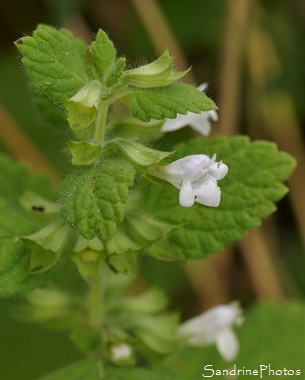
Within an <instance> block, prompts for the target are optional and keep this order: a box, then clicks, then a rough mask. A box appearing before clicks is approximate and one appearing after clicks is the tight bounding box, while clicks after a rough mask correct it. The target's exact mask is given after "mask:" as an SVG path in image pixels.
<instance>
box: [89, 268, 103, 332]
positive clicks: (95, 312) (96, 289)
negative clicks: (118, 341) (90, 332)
mask: <svg viewBox="0 0 305 380" xmlns="http://www.w3.org/2000/svg"><path fill="white" fill-rule="evenodd" d="M103 295H104V289H103V282H102V277H101V275H100V276H99V277H98V278H97V279H96V280H95V281H94V282H92V283H91V284H90V289H89V324H90V326H91V327H92V328H93V329H94V330H98V329H100V327H101V323H102V320H103V306H104V305H103V298H104V297H103Z"/></svg>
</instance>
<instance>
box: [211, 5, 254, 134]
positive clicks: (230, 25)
mask: <svg viewBox="0 0 305 380" xmlns="http://www.w3.org/2000/svg"><path fill="white" fill-rule="evenodd" d="M227 6H228V8H227V21H226V30H225V37H226V38H225V44H224V51H223V58H222V67H221V72H220V82H219V101H218V104H219V120H220V130H221V133H222V134H224V135H227V136H231V135H234V134H236V133H237V132H238V130H239V127H238V124H239V115H240V110H239V103H240V101H239V98H240V95H239V94H240V82H241V75H240V74H241V71H242V58H243V51H244V45H245V42H246V35H247V21H248V18H249V8H250V2H249V1H245V0H228V1H227Z"/></svg>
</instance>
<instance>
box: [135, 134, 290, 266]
mask: <svg viewBox="0 0 305 380" xmlns="http://www.w3.org/2000/svg"><path fill="white" fill-rule="evenodd" d="M214 153H216V154H217V161H220V160H222V161H223V162H224V163H225V164H227V165H228V167H229V173H228V174H227V176H226V177H225V178H224V179H222V180H221V181H219V183H218V185H219V186H220V188H221V193H222V195H221V201H220V205H219V207H217V208H211V207H206V206H202V205H200V204H198V203H195V205H194V206H192V207H190V208H183V207H181V206H180V205H179V203H178V191H177V190H175V189H174V188H173V187H171V186H170V185H168V186H167V187H161V186H154V187H150V188H145V189H143V192H142V195H143V198H142V207H143V209H144V212H148V213H151V215H152V216H153V217H156V218H157V219H158V220H161V221H163V222H166V223H176V224H179V223H180V224H183V226H182V227H181V228H180V229H176V230H173V231H172V233H171V234H170V235H169V236H168V237H167V238H166V239H163V240H162V241H160V242H156V243H155V244H153V245H152V246H151V247H150V248H148V249H147V252H148V253H149V254H151V255H153V256H155V257H159V258H164V259H177V258H179V259H181V260H185V259H188V258H203V257H205V256H206V255H207V254H208V253H212V252H221V251H223V250H224V249H225V246H226V244H228V243H231V242H233V241H237V240H240V239H241V238H242V237H243V236H244V234H245V231H246V229H248V228H254V227H257V226H259V225H260V224H261V219H262V218H265V217H266V216H268V215H270V214H271V213H272V212H274V211H275V209H276V207H275V204H274V203H275V202H277V201H278V200H279V199H281V198H282V197H283V196H284V195H285V194H286V193H287V188H286V187H285V185H284V184H283V183H282V181H284V180H285V179H287V178H288V177H289V176H290V174H291V173H292V171H293V169H294V167H295V160H294V159H293V158H292V157H291V156H289V155H288V154H286V153H283V152H278V150H277V148H276V145H275V144H274V143H270V142H267V141H256V142H254V143H251V142H250V141H249V139H248V138H247V137H244V136H236V137H233V138H231V139H227V138H225V137H218V138H215V139H210V140H205V139H195V140H193V141H191V142H190V143H188V144H185V145H180V146H178V147H177V158H180V157H184V156H187V155H189V154H207V155H209V156H212V155H213V154H214Z"/></svg>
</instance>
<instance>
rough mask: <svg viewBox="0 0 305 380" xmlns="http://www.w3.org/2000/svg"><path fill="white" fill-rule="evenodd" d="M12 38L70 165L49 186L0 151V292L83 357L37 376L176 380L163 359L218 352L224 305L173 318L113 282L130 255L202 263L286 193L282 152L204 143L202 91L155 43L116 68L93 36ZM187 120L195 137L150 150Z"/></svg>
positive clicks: (236, 318)
mask: <svg viewBox="0 0 305 380" xmlns="http://www.w3.org/2000/svg"><path fill="white" fill-rule="evenodd" d="M15 45H16V47H17V49H18V50H19V52H20V53H21V54H22V56H23V57H22V63H23V65H24V67H25V69H26V71H27V74H28V75H29V77H30V80H31V85H32V87H33V91H34V94H36V95H35V96H37V97H39V99H40V105H41V106H42V107H44V110H47V111H48V112H49V113H54V114H56V115H57V117H58V120H61V123H62V124H63V125H66V128H67V136H70V137H69V138H68V140H67V141H66V147H67V150H68V151H69V158H70V160H71V173H70V174H69V175H68V176H67V177H66V178H65V179H64V180H63V182H62V184H61V185H60V186H59V187H58V188H57V189H55V190H54V189H53V188H52V187H51V186H50V184H49V182H48V180H47V179H46V178H45V177H42V176H33V175H31V174H30V173H29V171H28V170H27V169H26V168H25V167H23V166H22V165H20V164H18V163H15V162H13V161H11V160H10V159H9V158H8V157H6V156H4V155H1V157H0V167H1V170H0V179H1V184H3V185H2V186H1V188H0V209H1V214H2V217H1V220H0V295H1V296H2V297H6V298H7V297H16V296H26V297H27V305H28V306H27V308H26V313H27V317H28V318H30V319H31V320H35V321H37V322H40V323H48V324H50V323H52V322H58V323H60V324H61V326H64V327H65V328H67V329H68V330H70V332H71V337H72V339H73V341H74V343H75V344H76V345H77V346H78V348H79V349H80V350H81V351H82V352H83V353H84V360H83V361H81V362H77V363H75V364H73V365H72V366H71V365H70V366H68V367H66V368H63V369H61V370H59V371H57V372H56V373H54V374H50V375H47V376H46V377H44V378H43V379H46V380H47V379H48V380H52V379H56V380H64V379H74V378H75V379H76V378H84V379H88V380H90V379H123V378H124V379H133V380H134V379H177V378H179V376H178V375H177V374H175V375H172V374H171V372H170V370H169V369H168V368H166V366H164V365H163V364H164V362H165V359H166V358H167V357H169V356H170V355H172V354H173V353H175V352H177V351H178V350H179V349H181V347H183V346H186V345H188V344H191V345H192V344H196V345H207V344H214V343H215V342H216V344H217V346H218V349H219V352H220V353H221V354H222V356H223V357H224V359H226V360H232V359H233V358H234V357H235V356H236V354H237V351H238V342H237V340H236V337H235V335H234V334H233V332H232V331H231V327H232V326H233V325H234V323H240V322H241V317H240V314H241V311H240V309H239V308H238V307H237V306H236V304H234V305H233V306H230V305H228V306H219V307H218V308H216V309H215V310H213V311H210V312H208V314H205V315H203V316H201V317H197V319H194V320H191V321H189V322H185V323H184V324H183V325H181V326H180V327H179V318H178V315H177V314H176V313H166V304H167V300H166V298H165V296H164V294H163V293H162V291H161V290H160V289H155V288H151V289H148V290H147V291H145V292H144V293H143V294H140V295H137V296H128V295H126V287H127V286H128V285H129V284H130V282H131V281H132V279H133V278H134V277H135V276H137V275H138V265H137V262H138V258H139V256H142V255H149V256H151V257H153V258H154V259H156V260H167V261H169V260H173V261H177V260H180V261H186V260H189V259H203V258H204V257H206V255H207V254H209V253H216V252H221V251H223V250H224V249H225V246H226V245H227V244H229V243H231V242H233V241H237V240H239V239H241V238H242V237H243V236H244V234H245V231H246V230H247V229H249V228H253V227H257V226H259V225H260V223H261V220H262V218H264V217H266V216H268V215H270V214H271V213H272V212H274V211H275V209H276V207H275V202H276V201H278V200H279V199H281V198H282V197H283V196H284V195H285V194H286V192H287V188H286V187H285V185H284V184H283V181H284V180H285V179H287V178H288V177H289V175H290V174H291V173H292V171H293V169H294V166H295V161H294V159H293V158H292V157H290V156H289V155H288V154H286V153H283V152H279V151H278V150H277V147H276V145H275V144H274V143H271V142H267V141H255V142H251V141H250V140H249V138H248V137H246V136H234V137H232V138H228V137H225V136H220V137H216V138H207V137H206V136H207V135H208V134H209V130H210V128H211V126H210V119H212V120H217V112H216V110H217V106H216V105H215V103H214V102H213V101H212V100H211V99H209V98H208V97H207V96H206V95H205V93H204V92H203V90H204V89H205V86H201V87H199V88H196V87H194V86H191V85H188V84H184V83H182V82H179V80H180V79H182V78H183V76H184V75H185V74H186V73H187V71H175V70H174V69H173V61H172V58H171V57H170V55H169V53H168V51H165V52H164V53H163V54H162V55H161V56H160V57H159V58H158V59H156V60H155V61H154V62H152V63H150V64H147V65H144V66H140V67H137V68H133V69H129V68H126V60H125V58H123V57H118V56H117V53H116V50H115V47H114V45H113V43H112V42H111V41H110V40H109V38H108V36H107V34H106V33H105V32H104V31H102V30H99V31H98V33H97V35H96V39H95V41H93V42H92V44H91V45H89V46H87V45H86V44H85V43H84V42H83V41H81V40H79V39H77V38H75V37H74V36H73V35H72V34H71V33H70V32H69V31H68V30H66V29H54V28H52V27H50V26H47V25H39V26H38V27H37V29H36V30H35V31H34V33H33V36H26V37H23V38H20V39H19V40H17V41H16V42H15ZM128 66H129V65H128ZM118 105H119V106H120V112H118V113H116V109H117V107H118ZM187 125H190V126H191V127H193V128H194V129H195V130H196V131H199V132H200V133H201V134H202V135H204V137H197V138H194V139H192V140H189V141H186V142H184V143H182V144H179V145H177V146H175V147H173V151H164V150H162V145H161V142H160V143H158V149H155V148H154V141H155V140H156V139H157V138H158V137H160V136H161V135H162V134H164V133H167V132H170V133H171V132H172V131H175V130H177V129H180V128H182V127H184V126H187ZM160 141H162V140H160ZM74 265H76V267H77V269H78V271H79V274H80V277H79V282H86V283H87V284H88V285H87V290H86V292H85V293H82V294H81V295H80V294H77V293H73V292H72V291H71V290H69V291H68V290H67V289H66V288H64V287H61V286H60V284H61V282H60V281H58V275H57V276H55V275H54V274H57V273H58V272H57V271H56V268H57V267H58V266H61V267H64V268H69V267H70V266H74ZM59 273H61V276H64V275H65V273H64V271H62V272H59ZM210 315H212V316H213V318H212V319H213V321H214V322H213V323H214V324H213V326H211V327H210V328H209V325H208V321H210V322H211V318H210V317H209V316H210ZM201 323H203V324H204V326H203V328H202V329H201V328H200V326H201ZM218 326H219V327H218ZM200 330H201V331H200ZM220 332H222V333H221V334H220ZM197 333H198V336H197V339H196V335H197ZM192 337H193V338H192ZM194 342H195V343H194ZM143 363H145V365H144V364H143ZM177 376H178V377H177ZM186 378H189V377H188V374H187V373H184V374H181V379H186Z"/></svg>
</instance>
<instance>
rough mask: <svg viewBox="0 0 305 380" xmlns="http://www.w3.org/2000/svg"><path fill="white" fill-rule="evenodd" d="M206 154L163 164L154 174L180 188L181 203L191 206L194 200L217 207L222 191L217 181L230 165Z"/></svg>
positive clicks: (184, 205) (222, 176)
mask: <svg viewBox="0 0 305 380" xmlns="http://www.w3.org/2000/svg"><path fill="white" fill-rule="evenodd" d="M215 160H216V155H215V154H214V156H213V157H212V158H210V157H209V156H206V155H204V154H194V155H191V156H186V157H184V158H181V159H180V160H177V161H174V162H172V163H171V164H169V165H165V166H163V167H162V168H161V169H159V171H155V172H154V173H153V174H154V175H155V176H156V177H159V178H162V179H164V180H166V181H168V182H169V183H171V184H172V185H173V186H175V187H176V188H177V189H179V190H180V195H179V203H180V205H181V206H183V207H190V206H192V205H193V204H194V202H198V203H201V204H203V205H205V206H210V207H217V206H218V205H219V202H220V195H221V191H220V188H219V187H218V186H217V181H218V180H221V179H222V178H224V177H225V176H226V174H227V173H228V167H227V165H226V164H223V163H222V162H216V161H215Z"/></svg>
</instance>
